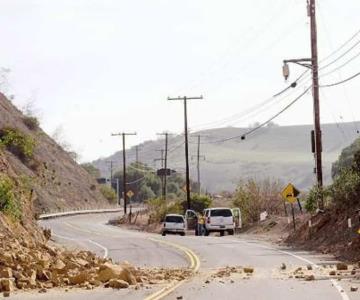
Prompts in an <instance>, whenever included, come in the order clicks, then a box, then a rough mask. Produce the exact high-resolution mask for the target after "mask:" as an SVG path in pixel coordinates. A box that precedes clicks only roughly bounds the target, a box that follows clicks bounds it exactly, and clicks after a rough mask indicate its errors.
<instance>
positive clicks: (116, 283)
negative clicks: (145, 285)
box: [109, 279, 129, 289]
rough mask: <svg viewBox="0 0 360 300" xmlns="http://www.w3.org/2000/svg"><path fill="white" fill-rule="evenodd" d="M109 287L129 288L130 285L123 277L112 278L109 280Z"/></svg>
mask: <svg viewBox="0 0 360 300" xmlns="http://www.w3.org/2000/svg"><path fill="white" fill-rule="evenodd" d="M109 287H111V288H113V289H127V288H128V287H129V283H127V282H126V281H124V280H121V279H111V280H110V281H109Z"/></svg>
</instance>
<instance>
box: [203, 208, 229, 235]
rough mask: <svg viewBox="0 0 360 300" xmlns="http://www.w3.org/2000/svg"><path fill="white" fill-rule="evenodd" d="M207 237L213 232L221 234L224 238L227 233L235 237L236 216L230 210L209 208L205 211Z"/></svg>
mask: <svg viewBox="0 0 360 300" xmlns="http://www.w3.org/2000/svg"><path fill="white" fill-rule="evenodd" d="M204 216H205V235H209V234H210V233H211V232H220V235H221V236H223V235H224V233H225V231H226V232H227V233H228V234H230V235H233V234H234V231H235V222H234V215H233V212H232V210H231V209H230V208H223V207H218V208H208V209H205V210H204Z"/></svg>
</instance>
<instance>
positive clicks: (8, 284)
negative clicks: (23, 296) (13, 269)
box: [0, 278, 15, 292]
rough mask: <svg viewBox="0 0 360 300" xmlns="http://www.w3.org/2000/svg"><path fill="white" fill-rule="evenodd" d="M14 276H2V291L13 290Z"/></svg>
mask: <svg viewBox="0 0 360 300" xmlns="http://www.w3.org/2000/svg"><path fill="white" fill-rule="evenodd" d="M14 283H15V279H14V278H2V279H1V280H0V286H1V291H3V292H12V291H13V290H14V289H15V284H14Z"/></svg>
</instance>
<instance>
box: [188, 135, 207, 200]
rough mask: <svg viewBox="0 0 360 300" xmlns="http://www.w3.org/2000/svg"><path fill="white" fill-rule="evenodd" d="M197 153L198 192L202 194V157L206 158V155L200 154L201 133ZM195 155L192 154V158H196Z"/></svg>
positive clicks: (198, 138) (198, 137)
mask: <svg viewBox="0 0 360 300" xmlns="http://www.w3.org/2000/svg"><path fill="white" fill-rule="evenodd" d="M197 141H198V143H197V155H196V168H197V185H198V193H199V195H200V194H201V181H200V159H203V160H205V156H204V155H200V144H201V135H200V134H199V135H198V136H197ZM194 157H195V156H192V157H191V158H194Z"/></svg>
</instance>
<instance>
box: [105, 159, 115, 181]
mask: <svg viewBox="0 0 360 300" xmlns="http://www.w3.org/2000/svg"><path fill="white" fill-rule="evenodd" d="M106 163H108V164H110V183H111V186H112V181H113V163H114V162H113V161H112V160H107V161H106Z"/></svg>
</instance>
